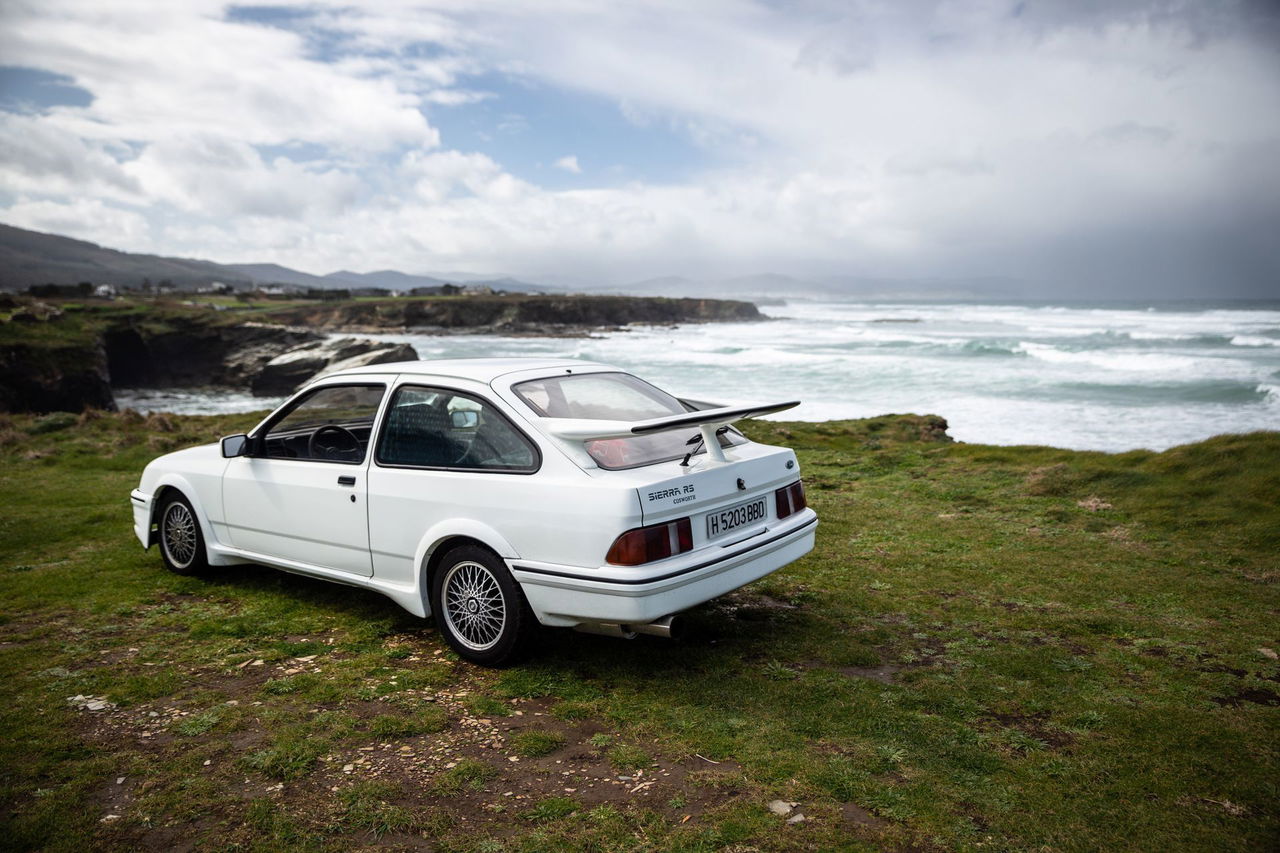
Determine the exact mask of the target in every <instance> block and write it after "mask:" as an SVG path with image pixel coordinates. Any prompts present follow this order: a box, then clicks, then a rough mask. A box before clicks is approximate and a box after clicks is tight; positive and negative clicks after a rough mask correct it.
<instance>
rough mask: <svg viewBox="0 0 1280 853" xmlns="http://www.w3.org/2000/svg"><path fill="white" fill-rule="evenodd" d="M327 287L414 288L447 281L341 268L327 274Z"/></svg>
mask: <svg viewBox="0 0 1280 853" xmlns="http://www.w3.org/2000/svg"><path fill="white" fill-rule="evenodd" d="M325 280H326V281H327V282H329V284H327V285H326V286H327V287H385V288H387V289H388V290H413V289H414V288H415V287H439V286H440V285H442V284H448V282H447V281H445V280H443V279H439V278H433V277H431V276H429V275H409V274H408V273H403V272H399V271H397V270H378V271H377V272H351V271H350V270H339V271H338V272H331V273H329V274H328V275H326V276H325Z"/></svg>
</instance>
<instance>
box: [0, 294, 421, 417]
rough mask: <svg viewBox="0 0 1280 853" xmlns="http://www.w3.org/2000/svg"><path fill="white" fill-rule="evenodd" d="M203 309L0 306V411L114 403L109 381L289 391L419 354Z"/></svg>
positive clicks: (73, 408)
mask: <svg viewBox="0 0 1280 853" xmlns="http://www.w3.org/2000/svg"><path fill="white" fill-rule="evenodd" d="M325 338H326V336H325V335H324V334H322V333H320V332H316V331H312V330H310V329H303V328H294V327H288V326H280V325H275V324H264V323H244V322H236V318H234V317H228V316H226V315H224V314H217V313H215V312H212V311H207V310H192V309H178V310H175V309H171V308H149V309H147V310H127V309H126V310H107V311H100V312H99V311H93V310H86V309H85V308H84V306H75V310H72V309H71V307H70V306H68V310H65V311H64V310H62V309H60V308H57V307H54V306H52V305H48V304H45V303H40V302H33V301H29V300H28V301H22V302H18V301H14V300H12V299H9V300H8V302H7V303H6V304H2V305H0V411H10V412H50V411H71V412H79V411H81V410H83V409H85V408H96V409H107V410H112V409H114V408H115V398H114V394H113V392H112V389H113V388H162V387H230V388H247V389H250V390H252V391H253V393H255V394H260V395H283V394H288V393H291V392H292V391H293V390H294V389H295V388H296V387H297V386H298V385H300V384H302V383H304V382H306V381H308V380H310V379H312V378H314V377H315V376H316V375H318V374H320V373H324V372H328V371H331V370H334V369H341V368H345V367H356V366H359V365H363V364H382V363H385V362H389V361H405V360H413V359H416V358H417V353H416V352H414V350H413V347H411V346H409V345H408V344H389V343H384V342H378V341H370V340H357V339H354V338H345V339H342V340H338V341H328V340H326V339H325Z"/></svg>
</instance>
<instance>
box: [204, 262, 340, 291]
mask: <svg viewBox="0 0 1280 853" xmlns="http://www.w3.org/2000/svg"><path fill="white" fill-rule="evenodd" d="M226 267H227V268H228V269H233V270H235V271H237V272H239V273H241V274H243V275H244V276H245V277H247V278H248V279H249V280H250V281H252V282H254V283H256V284H296V285H298V286H299V287H333V285H332V284H330V283H329V282H328V281H326V280H325V279H324V278H323V277H321V276H318V275H311V274H310V273H305V272H298V271H297V270H292V269H289V268H288V267H282V266H280V265H279V264H227V265H226Z"/></svg>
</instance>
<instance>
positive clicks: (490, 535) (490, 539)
mask: <svg viewBox="0 0 1280 853" xmlns="http://www.w3.org/2000/svg"><path fill="white" fill-rule="evenodd" d="M458 536H465V537H467V538H468V539H475V540H476V541H477V542H480V543H481V544H483V545H485V546H486V547H488V548H489V549H490V550H492V551H493V552H494V553H496V554H497V555H498V556H499V557H502V558H503V559H504V560H516V559H519V557H520V554H519V553H518V552H517V551H516V549H515V548H513V547H511V543H510V542H508V541H507V540H506V538H505V537H504V536H503V535H502V534H500V533H499V532H498V531H496V530H494V529H493V528H492V527H490V526H489V525H487V524H485V523H483V522H480V521H476V520H475V519H472V518H450V519H446V520H444V521H440V522H437V523H436V524H433V525H432V526H431V527H430V528H428V530H427V532H426V533H424V534H423V536H422V538H421V539H419V540H418V547H417V548H415V549H414V552H413V564H414V565H415V566H417V577H416V582H417V587H418V594H419V596H420V597H421V599H422V613H421V614H419V615H421V616H424V617H425V616H430V615H431V601H430V599H431V594H430V590H429V589H428V588H427V584H426V577H425V575H426V571H427V564H428V563H430V562H431V555H432V554H434V553H435V551H436V548H438V547H439V546H440V543H441V542H444V541H445V540H447V539H453V538H456V537H458ZM406 609H408V608H406Z"/></svg>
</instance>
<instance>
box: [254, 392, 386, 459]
mask: <svg viewBox="0 0 1280 853" xmlns="http://www.w3.org/2000/svg"><path fill="white" fill-rule="evenodd" d="M385 390H386V389H385V388H384V386H382V385H331V386H329V387H327V388H318V389H316V390H315V391H312V392H311V393H310V394H308V395H306V396H305V397H303V398H302V399H300V400H298V401H297V402H296V403H294V404H293V406H292V407H291V408H290V409H289V410H288V411H286V412H285V413H284V414H283V415H282V416H281V417H280V418H279V419H277V420H276V421H275V423H273V424H271V426H270V427H269V428H268V429H267V432H266V433H265V434H264V435H263V436H262V444H263V450H262V453H261V455H264V456H267V457H269V458H272V459H311V460H316V461H321V462H348V463H359V462H363V461H364V458H365V454H366V453H367V452H368V449H369V439H370V437H371V435H372V433H373V417H374V415H376V414H377V412H378V404H379V403H381V402H382V395H383V393H384V392H385Z"/></svg>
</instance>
